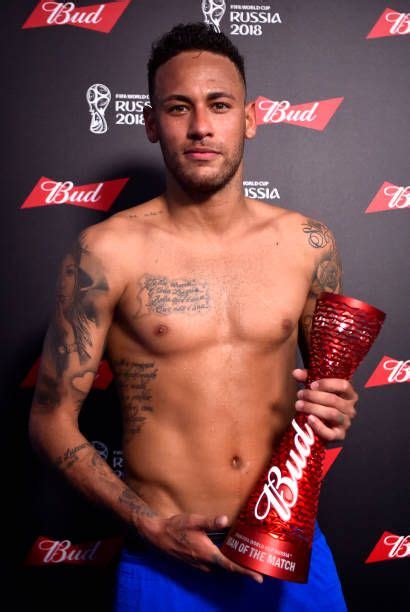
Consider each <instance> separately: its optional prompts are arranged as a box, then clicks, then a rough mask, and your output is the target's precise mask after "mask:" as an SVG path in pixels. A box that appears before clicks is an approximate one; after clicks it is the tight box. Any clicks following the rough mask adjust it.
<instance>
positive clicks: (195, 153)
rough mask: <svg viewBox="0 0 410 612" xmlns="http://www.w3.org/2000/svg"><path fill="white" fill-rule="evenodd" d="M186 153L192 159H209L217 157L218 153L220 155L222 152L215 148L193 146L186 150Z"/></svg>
mask: <svg viewBox="0 0 410 612" xmlns="http://www.w3.org/2000/svg"><path fill="white" fill-rule="evenodd" d="M184 155H186V156H187V157H189V158H190V159H198V160H208V159H215V158H216V157H218V155H220V153H219V151H216V150H215V149H208V148H205V147H191V148H189V149H186V150H185V151H184Z"/></svg>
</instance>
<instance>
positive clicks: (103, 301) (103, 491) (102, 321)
mask: <svg viewBox="0 0 410 612" xmlns="http://www.w3.org/2000/svg"><path fill="white" fill-rule="evenodd" d="M99 225H101V224H99ZM117 242H118V238H115V236H114V235H113V232H112V230H110V229H106V228H104V229H101V228H100V227H97V226H91V227H90V228H88V229H87V230H84V231H83V232H82V233H81V234H80V235H79V237H78V240H77V241H76V242H75V244H74V245H73V246H72V248H71V249H70V252H69V253H67V255H66V256H65V257H64V259H63V261H62V263H61V266H60V271H59V277H58V282H57V288H56V289H57V290H56V302H55V309H54V313H53V316H52V319H51V321H50V325H49V327H48V330H47V334H46V337H45V340H44V345H43V352H42V357H41V365H40V371H39V376H38V381H37V385H36V389H35V393H34V399H33V403H32V407H31V413H30V423H29V432H30V439H31V442H32V444H33V447H34V448H35V449H36V451H37V452H38V453H39V454H40V455H41V456H42V457H43V458H45V459H46V460H47V462H49V463H51V464H53V465H54V466H55V468H56V469H58V470H59V471H60V472H62V473H63V474H64V475H65V477H66V478H67V479H68V480H69V482H70V483H71V484H72V485H73V486H74V487H75V488H76V489H78V490H79V491H81V492H82V493H83V494H84V495H85V496H86V497H87V498H88V499H89V500H91V501H92V502H93V503H98V504H102V505H104V506H105V507H107V508H109V509H110V510H112V511H113V512H114V513H115V514H116V515H117V516H119V517H120V518H121V519H123V520H124V521H125V523H126V524H128V525H130V526H132V527H134V528H135V527H136V528H137V529H138V527H139V523H140V521H141V520H142V519H143V518H145V519H147V518H149V517H154V516H155V515H156V514H155V512H153V511H152V510H151V509H150V508H149V507H148V506H147V504H145V502H144V501H143V500H142V499H141V498H140V497H138V495H136V494H135V493H134V492H133V491H132V490H131V489H130V488H129V487H127V486H126V485H125V484H124V483H123V482H122V480H121V479H120V478H118V476H117V475H116V474H115V473H114V472H113V470H112V469H111V468H110V467H109V465H108V464H107V463H106V462H105V461H104V460H103V459H102V458H101V456H100V455H99V453H98V452H97V451H96V450H95V449H94V447H93V446H92V444H90V443H89V442H88V440H87V439H86V438H85V437H84V436H83V434H82V433H81V432H80V430H79V427H78V415H79V412H80V410H81V407H82V405H83V402H84V400H85V398H86V397H87V395H88V393H89V391H90V389H91V386H92V384H93V381H94V378H95V375H96V372H97V370H98V366H99V363H100V360H101V358H102V355H103V352H104V347H105V342H106V336H107V333H108V330H109V327H110V325H111V322H112V317H113V313H114V309H115V306H116V304H117V303H118V301H119V299H120V297H121V294H122V292H123V289H124V282H123V280H122V278H123V275H122V274H121V269H120V265H119V261H118V259H117V258H116V257H115V255H114V253H115V244H116V243H117Z"/></svg>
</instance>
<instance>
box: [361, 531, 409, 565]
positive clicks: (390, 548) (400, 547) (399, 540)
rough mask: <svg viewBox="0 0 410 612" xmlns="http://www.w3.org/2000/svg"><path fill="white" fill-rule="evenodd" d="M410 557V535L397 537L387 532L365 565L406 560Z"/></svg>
mask: <svg viewBox="0 0 410 612" xmlns="http://www.w3.org/2000/svg"><path fill="white" fill-rule="evenodd" d="M409 556H410V535H407V536H402V535H395V534H394V533H390V532H389V531H385V532H384V533H383V535H382V537H381V538H380V540H379V541H378V542H377V544H376V546H375V547H374V548H373V550H372V552H371V553H370V555H369V556H368V557H367V559H366V561H365V563H377V561H389V560H390V559H404V558H405V557H409Z"/></svg>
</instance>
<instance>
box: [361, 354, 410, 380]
mask: <svg viewBox="0 0 410 612" xmlns="http://www.w3.org/2000/svg"><path fill="white" fill-rule="evenodd" d="M403 382H410V359H407V360H406V361H404V360H398V359H393V358H392V357H387V356H386V355H385V356H384V357H383V358H382V360H381V361H380V363H379V364H378V366H377V368H376V369H375V371H374V372H373V374H372V375H371V376H370V378H369V380H368V381H367V383H366V384H365V387H378V386H380V385H389V384H393V383H403Z"/></svg>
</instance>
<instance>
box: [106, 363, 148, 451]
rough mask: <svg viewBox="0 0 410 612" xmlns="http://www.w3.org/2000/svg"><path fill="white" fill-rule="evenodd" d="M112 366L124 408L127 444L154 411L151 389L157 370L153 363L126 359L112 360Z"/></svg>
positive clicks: (125, 439)
mask: <svg viewBox="0 0 410 612" xmlns="http://www.w3.org/2000/svg"><path fill="white" fill-rule="evenodd" d="M113 366H114V370H115V374H116V383H117V387H118V389H119V392H120V395H121V398H122V401H123V406H124V434H125V436H124V441H125V442H129V441H130V440H131V438H133V437H134V435H135V434H137V433H140V431H141V429H142V426H143V425H144V423H145V421H146V418H147V415H148V414H149V413H150V412H153V411H154V407H153V405H152V395H151V389H152V382H153V381H154V380H155V379H156V378H157V374H158V368H156V367H155V362H154V361H128V359H117V360H114V361H113Z"/></svg>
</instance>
